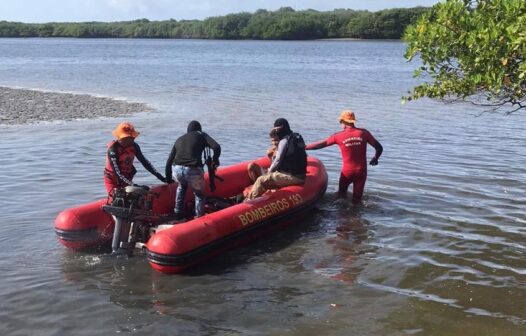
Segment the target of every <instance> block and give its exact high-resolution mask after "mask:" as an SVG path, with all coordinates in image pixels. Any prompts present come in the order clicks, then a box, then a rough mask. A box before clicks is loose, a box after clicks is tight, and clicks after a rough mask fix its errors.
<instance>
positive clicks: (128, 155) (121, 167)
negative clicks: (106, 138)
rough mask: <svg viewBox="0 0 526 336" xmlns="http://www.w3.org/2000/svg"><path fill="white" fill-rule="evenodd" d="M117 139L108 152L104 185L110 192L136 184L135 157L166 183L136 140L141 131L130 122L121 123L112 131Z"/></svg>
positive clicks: (109, 145) (112, 142)
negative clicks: (134, 180) (134, 179)
mask: <svg viewBox="0 0 526 336" xmlns="http://www.w3.org/2000/svg"><path fill="white" fill-rule="evenodd" d="M112 134H113V136H115V138H116V140H113V141H111V142H110V143H109V144H108V150H107V153H106V167H105V169H104V185H105V186H106V191H107V192H108V194H110V193H111V192H112V190H113V189H114V188H122V187H126V186H131V185H134V183H133V177H134V176H135V173H136V172H137V170H136V169H135V167H134V166H133V160H134V159H135V157H137V159H138V160H139V162H140V163H141V164H142V165H143V166H144V168H146V170H148V171H149V172H150V173H152V174H153V175H154V176H155V177H157V178H158V179H159V180H160V181H161V182H163V183H166V179H165V178H164V177H163V176H162V175H161V174H160V173H159V172H157V170H155V168H154V167H153V166H152V164H151V163H150V161H148V160H147V159H146V158H145V157H144V155H143V154H142V151H141V147H139V145H138V144H137V143H136V142H135V138H137V137H138V136H139V134H140V133H139V132H137V131H136V130H135V127H134V126H133V125H132V124H131V123H129V122H123V123H120V124H119V125H118V126H117V127H116V128H115V129H114V130H113V132H112Z"/></svg>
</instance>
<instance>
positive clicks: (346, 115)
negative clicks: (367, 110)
mask: <svg viewBox="0 0 526 336" xmlns="http://www.w3.org/2000/svg"><path fill="white" fill-rule="evenodd" d="M338 121H339V122H342V121H344V122H346V123H349V124H354V123H355V122H356V117H355V116H354V112H353V111H351V110H345V111H343V112H342V113H340V117H339V118H338Z"/></svg>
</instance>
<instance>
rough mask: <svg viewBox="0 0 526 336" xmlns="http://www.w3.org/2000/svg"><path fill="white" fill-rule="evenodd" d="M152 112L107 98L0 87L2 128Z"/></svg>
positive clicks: (132, 104)
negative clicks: (4, 126) (42, 122)
mask: <svg viewBox="0 0 526 336" xmlns="http://www.w3.org/2000/svg"><path fill="white" fill-rule="evenodd" d="M152 110H153V109H152V108H151V107H149V106H148V105H146V104H143V103H133V102H128V101H125V100H117V99H113V98H107V97H95V96H91V95H87V94H72V93H59V92H43V91H37V90H27V89H13V88H8V87H1V86H0V124H4V125H16V124H24V123H34V122H41V121H55V120H73V119H88V118H98V117H118V116H123V115H130V114H133V113H138V112H145V111H152Z"/></svg>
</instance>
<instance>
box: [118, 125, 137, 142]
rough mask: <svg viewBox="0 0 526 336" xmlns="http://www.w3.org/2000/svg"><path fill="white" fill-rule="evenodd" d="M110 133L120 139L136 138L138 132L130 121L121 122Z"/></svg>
mask: <svg viewBox="0 0 526 336" xmlns="http://www.w3.org/2000/svg"><path fill="white" fill-rule="evenodd" d="M111 134H113V135H114V136H115V137H116V138H117V140H121V139H123V138H127V137H132V138H136V137H138V136H139V134H140V133H139V132H137V131H136V130H135V127H133V125H132V124H131V123H129V122H122V123H120V124H119V125H118V126H117V127H116V128H115V129H114V130H113V132H111Z"/></svg>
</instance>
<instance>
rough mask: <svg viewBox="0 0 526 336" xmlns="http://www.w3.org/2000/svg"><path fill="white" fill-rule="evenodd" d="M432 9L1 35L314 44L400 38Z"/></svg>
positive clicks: (2, 32) (279, 13)
mask: <svg viewBox="0 0 526 336" xmlns="http://www.w3.org/2000/svg"><path fill="white" fill-rule="evenodd" d="M426 10H427V9H426V8H423V7H415V8H405V9H388V10H382V11H378V12H368V11H355V10H351V9H337V10H334V11H329V12H319V11H316V10H311V9H310V10H304V11H295V10H294V9H292V8H291V7H282V8H280V9H278V10H276V11H267V10H264V9H260V10H258V11H256V12H255V13H237V14H229V15H225V16H217V17H210V18H207V19H205V20H202V21H199V20H190V21H188V20H182V21H176V20H166V21H149V20H147V19H140V20H134V21H124V22H72V23H55V22H53V23H45V24H28V23H21V22H7V21H0V37H112V38H199V39H257V40H309V39H318V38H346V37H355V38H376V39H378V38H390V39H399V38H400V37H401V36H402V33H403V31H404V29H405V28H406V27H407V26H408V25H409V24H411V23H414V22H416V20H417V18H418V17H419V16H420V15H421V14H422V13H423V12H425V11H426Z"/></svg>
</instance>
